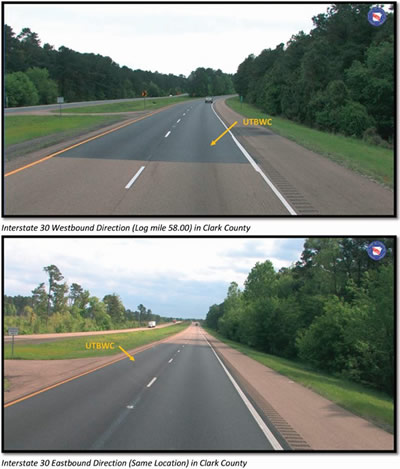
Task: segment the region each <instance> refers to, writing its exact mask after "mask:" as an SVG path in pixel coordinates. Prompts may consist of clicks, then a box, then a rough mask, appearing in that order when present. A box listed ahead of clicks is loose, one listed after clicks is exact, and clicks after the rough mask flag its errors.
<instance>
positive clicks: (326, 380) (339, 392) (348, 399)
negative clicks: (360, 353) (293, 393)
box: [204, 328, 394, 433]
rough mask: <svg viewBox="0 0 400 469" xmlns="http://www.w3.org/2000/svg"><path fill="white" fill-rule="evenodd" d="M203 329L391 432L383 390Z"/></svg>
mask: <svg viewBox="0 0 400 469" xmlns="http://www.w3.org/2000/svg"><path fill="white" fill-rule="evenodd" d="M204 329H205V330H206V331H207V332H208V333H209V334H211V335H212V336H214V337H216V338H217V339H219V340H220V341H221V342H224V343H226V344H227V345H229V346H230V347H232V348H234V349H236V350H238V351H239V352H241V353H243V354H244V355H247V356H249V357H250V358H252V359H254V360H256V361H258V362H260V363H262V364H263V365H265V366H268V367H269V368H272V369H273V370H275V371H277V372H278V373H281V374H282V375H285V376H287V377H289V378H290V379H292V380H293V381H296V382H298V383H300V384H302V385H303V386H305V387H307V388H309V389H312V390H313V391H315V392H317V393H318V394H320V395H321V396H324V397H326V398H327V399H329V400H331V401H333V402H335V403H336V404H338V405H340V406H342V407H344V408H345V409H347V410H349V411H350V412H353V413H354V414H356V415H359V416H361V417H364V418H365V419H367V420H369V421H371V422H373V423H375V424H376V425H379V426H380V427H382V428H384V429H385V430H386V431H389V432H391V433H393V428H394V404H393V399H391V398H390V397H389V396H387V395H386V394H384V393H382V392H378V391H374V390H372V389H370V388H367V387H365V386H362V385H360V384H356V383H352V382H350V381H346V380H344V379H341V378H336V377H334V376H331V375H328V374H325V373H320V372H318V371H315V370H312V369H310V368H309V367H307V366H305V365H303V364H301V363H298V362H295V361H293V360H287V359H284V358H280V357H276V356H274V355H269V354H266V353H262V352H258V351H256V350H254V349H252V348H250V347H247V346H245V345H242V344H239V343H237V342H233V341H231V340H228V339H225V338H224V337H222V336H221V335H220V334H218V333H217V332H215V331H213V330H211V329H208V328H204Z"/></svg>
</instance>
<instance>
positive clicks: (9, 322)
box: [4, 265, 175, 334]
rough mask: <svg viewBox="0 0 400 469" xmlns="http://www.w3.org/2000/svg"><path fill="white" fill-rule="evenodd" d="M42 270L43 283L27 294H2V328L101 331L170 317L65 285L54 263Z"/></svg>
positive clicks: (116, 297) (26, 331)
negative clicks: (135, 308) (131, 308)
mask: <svg viewBox="0 0 400 469" xmlns="http://www.w3.org/2000/svg"><path fill="white" fill-rule="evenodd" d="M43 270H44V271H45V272H46V274H47V277H48V281H47V284H45V283H44V282H42V283H40V284H39V285H38V286H37V287H36V288H35V289H34V290H32V295H31V296H22V295H16V296H7V295H5V296H4V314H5V317H4V327H5V330H7V328H8V327H19V329H20V331H19V333H20V334H21V333H22V334H37V333H46V332H82V331H102V330H111V329H127V328H134V327H140V326H146V325H147V322H148V321H156V322H157V323H160V322H161V323H162V322H170V321H172V319H173V318H171V317H161V316H160V315H158V314H154V313H153V312H152V311H151V309H147V308H146V307H145V306H144V305H143V304H139V306H138V307H137V310H136V311H131V310H130V309H127V308H125V306H124V305H123V303H122V300H121V298H120V297H119V295H118V294H116V293H111V294H108V295H105V296H104V298H103V299H102V300H100V299H99V298H97V297H96V296H92V295H91V294H90V292H89V290H86V289H84V288H83V287H82V286H81V285H79V284H78V283H72V284H71V285H70V286H68V284H67V283H66V282H64V281H63V280H64V277H63V275H62V273H61V272H60V270H59V269H58V267H57V266H56V265H49V266H46V267H44V268H43ZM174 319H175V318H174Z"/></svg>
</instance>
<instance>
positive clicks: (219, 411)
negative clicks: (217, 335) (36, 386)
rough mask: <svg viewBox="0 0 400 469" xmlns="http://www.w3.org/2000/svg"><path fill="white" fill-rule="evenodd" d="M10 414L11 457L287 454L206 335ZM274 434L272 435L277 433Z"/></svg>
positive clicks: (185, 335) (188, 333) (182, 338)
mask: <svg viewBox="0 0 400 469" xmlns="http://www.w3.org/2000/svg"><path fill="white" fill-rule="evenodd" d="M135 358H136V360H135V361H134V362H132V361H130V360H129V359H124V360H121V361H118V362H116V363H113V364H111V365H109V366H106V367H104V368H101V369H98V370H97V371H94V372H92V373H89V374H86V375H84V376H81V377H78V378H76V379H74V380H72V381H69V382H66V383H64V384H61V385H59V386H57V387H54V388H53V389H49V390H46V391H44V392H41V393H39V394H37V395H34V396H33V397H30V398H27V399H25V400H22V401H20V402H16V403H14V404H12V405H9V406H8V407H6V408H5V409H4V434H3V438H4V448H3V449H4V450H5V451H20V450H23V451H47V450H57V451H64V450H67V451H70V450H93V451H102V450H105V451H107V450H118V451H125V450H126V451H190V450H194V451H212V450H220V451H234V450H260V451H264V450H265V451H268V450H273V449H282V448H284V447H285V442H284V441H280V440H281V438H280V436H279V435H278V434H276V432H275V431H274V429H271V428H270V427H268V426H267V425H266V424H265V422H264V421H263V420H262V419H261V418H260V416H259V415H258V414H257V411H256V410H255V409H254V408H253V407H252V406H251V404H250V403H249V402H248V401H246V397H245V396H244V397H243V396H241V394H240V393H241V391H240V389H239V390H238V389H237V388H235V385H234V384H233V382H232V381H231V379H230V377H229V376H228V374H227V372H226V371H225V369H224V368H223V366H222V364H221V362H220V361H219V359H218V358H217V356H216V354H215V352H214V351H213V349H212V348H211V347H210V345H209V343H208V341H207V340H206V339H205V337H204V335H203V333H202V331H201V328H200V327H197V326H190V327H189V328H188V329H186V330H185V331H183V332H182V333H180V334H179V335H177V336H175V337H174V338H171V339H169V340H167V341H165V342H162V343H159V344H157V345H154V346H153V347H151V348H149V349H147V350H145V351H143V352H141V353H138V354H137V355H136V356H135ZM271 430H272V432H271Z"/></svg>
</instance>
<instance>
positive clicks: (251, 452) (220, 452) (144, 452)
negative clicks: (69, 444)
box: [1, 235, 398, 457]
mask: <svg viewBox="0 0 400 469" xmlns="http://www.w3.org/2000/svg"><path fill="white" fill-rule="evenodd" d="M385 237H386V238H391V239H393V263H394V266H395V269H394V276H393V282H394V292H393V293H394V304H395V314H394V318H393V319H394V330H395V335H394V344H393V345H394V371H395V373H394V426H393V427H394V433H393V440H394V446H393V450H290V451H287V450H284V451H282V452H280V451H278V452H276V451H273V450H272V451H271V450H266V451H261V450H249V451H241V450H237V451H223V450H210V451H173V450H153V451H147V450H135V451H130V450H125V451H121V450H110V451H94V450H79V451H74V450H71V451H58V450H47V451H41V450H32V451H30V450H5V449H4V444H5V441H4V435H5V425H4V420H5V419H4V411H5V410H4V392H2V396H1V399H2V401H1V402H2V419H1V420H2V424H1V425H2V427H1V428H2V439H1V451H2V453H3V454H46V455H47V454H98V455H102V454H104V455H106V454H141V455H162V454H163V455H171V454H178V455H182V454H193V455H195V454H197V455H204V456H205V457H206V455H208V454H213V455H224V454H225V455H237V454H249V455H254V454H259V455H266V454H271V453H272V454H277V453H278V454H310V453H311V454H323V453H328V454H338V453H339V454H367V453H372V454H393V453H397V448H398V447H397V437H398V433H397V391H398V386H397V351H398V349H397V314H396V312H397V266H398V264H397V236H395V235H389V236H385ZM30 238H34V239H37V238H44V239H47V238H56V239H60V240H62V239H66V238H67V239H71V238H72V239H76V238H80V239H82V238H83V239H87V238H90V239H91V238H95V239H98V238H102V239H110V238H111V239H126V238H129V239H164V240H168V239H180V238H185V239H194V240H196V239H221V238H222V239H232V238H234V239H252V240H253V239H271V238H272V239H296V238H297V239H298V238H332V239H335V238H336V239H337V238H376V239H381V238H382V236H375V235H368V236H357V235H356V236H351V235H350V236H338V235H334V236H328V235H322V236H318V235H315V236H304V235H285V236H282V235H280V236H278V235H277V236H274V235H268V236H228V235H223V236H187V235H185V236H159V235H156V236H82V235H81V236H55V235H53V236H46V235H40V236H28V235H24V236H16V235H9V236H2V239H1V254H2V265H1V274H2V277H1V291H2V298H1V305H2V309H3V311H4V294H5V291H4V273H5V257H4V253H5V252H4V251H5V240H6V239H30ZM60 242H62V241H60ZM193 242H195V241H193ZM1 325H2V330H3V331H4V315H3V314H2V317H1ZM2 353H3V356H4V335H2ZM1 375H2V380H3V381H4V360H2V361H1ZM248 397H249V396H248ZM253 404H254V401H253ZM261 415H262V414H261Z"/></svg>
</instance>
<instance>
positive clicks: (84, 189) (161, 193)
mask: <svg viewBox="0 0 400 469" xmlns="http://www.w3.org/2000/svg"><path fill="white" fill-rule="evenodd" d="M224 131H225V127H224V125H223V124H222V122H221V121H220V119H219V118H218V117H217V115H216V114H215V112H214V110H213V109H212V107H211V105H210V104H206V103H204V100H203V99H202V100H196V101H192V102H188V103H182V104H177V105H175V106H172V107H170V108H168V109H165V110H162V111H161V112H156V113H154V114H153V115H151V116H150V117H146V118H144V119H142V120H139V121H137V122H135V123H134V124H132V125H129V126H126V127H123V128H121V129H120V130H117V131H115V132H112V133H109V134H107V135H105V136H103V137H101V138H97V139H95V140H92V141H90V142H87V143H85V144H83V145H80V146H78V147H75V148H73V149H71V150H69V151H66V152H64V153H62V154H60V155H58V156H56V157H54V158H51V159H49V160H46V161H45V162H43V163H40V164H37V165H36V166H33V167H29V168H27V169H25V170H23V171H20V172H18V173H16V174H12V175H10V176H8V177H6V178H5V214H6V215H153V216H156V215H189V216H190V215H256V214H258V215H265V214H281V215H289V212H288V210H287V208H286V207H285V206H284V204H282V202H281V201H280V200H279V199H278V198H277V197H276V195H275V194H274V192H273V191H272V190H271V188H270V187H269V186H268V185H267V184H266V183H265V181H264V180H263V178H262V177H261V176H260V174H259V173H258V172H256V171H255V170H254V168H253V166H252V165H251V164H250V163H249V161H248V160H247V159H246V157H245V156H244V154H243V153H242V151H241V150H240V149H239V147H238V146H237V145H236V144H235V142H234V141H233V140H232V138H231V137H230V136H229V135H225V137H223V138H221V139H220V140H219V141H218V143H217V144H216V145H215V146H210V143H211V141H212V140H214V139H216V138H217V137H218V136H219V135H220V134H221V133H222V132H224Z"/></svg>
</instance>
